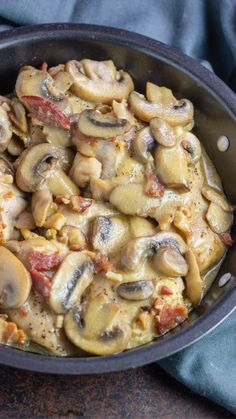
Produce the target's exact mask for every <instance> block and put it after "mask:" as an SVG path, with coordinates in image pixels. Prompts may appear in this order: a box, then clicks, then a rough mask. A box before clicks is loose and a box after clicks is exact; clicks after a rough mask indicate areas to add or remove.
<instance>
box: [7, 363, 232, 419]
mask: <svg viewBox="0 0 236 419" xmlns="http://www.w3.org/2000/svg"><path fill="white" fill-rule="evenodd" d="M0 371H1V373H0V418H4V419H5V418H27V419H28V418H47V417H55V418H75V417H86V418H102V419H105V418H129V417H131V418H139V417H140V418H141V417H142V418H169V419H171V418H181V419H184V418H188V419H192V418H207V419H211V418H233V417H234V416H233V415H232V414H230V413H229V412H227V411H226V410H224V409H223V408H221V407H219V406H216V405H215V404H213V403H212V402H210V401H208V400H206V399H204V398H202V397H199V396H197V395H196V394H193V393H192V392H191V391H190V390H188V389H186V388H185V387H184V386H182V385H181V384H180V383H178V382H177V381H175V380H174V379H173V378H171V377H169V376H168V375H167V374H166V373H165V372H164V371H163V370H162V369H161V368H160V367H158V366H157V365H156V364H152V365H149V366H146V367H143V368H138V369H135V370H129V371H126V372H119V373H113V374H103V375H99V376H96V375H90V376H80V377H70V376H55V375H54V376H52V375H51V376H50V375H45V374H36V373H30V372H24V371H19V370H15V369H11V368H8V367H1V366H0Z"/></svg>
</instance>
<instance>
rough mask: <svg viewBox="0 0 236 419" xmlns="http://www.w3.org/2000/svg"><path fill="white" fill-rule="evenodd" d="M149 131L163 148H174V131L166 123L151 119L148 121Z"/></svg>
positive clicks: (161, 120) (158, 119)
mask: <svg viewBox="0 0 236 419" xmlns="http://www.w3.org/2000/svg"><path fill="white" fill-rule="evenodd" d="M150 131H151V133H152V135H153V137H154V138H155V140H156V141H157V143H158V144H161V145H163V146H164V147H174V146H175V144H176V138H175V135H174V130H173V128H172V127H171V125H169V124H168V122H166V121H164V120H163V119H160V118H153V119H151V121H150Z"/></svg>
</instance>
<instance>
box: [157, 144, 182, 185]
mask: <svg viewBox="0 0 236 419" xmlns="http://www.w3.org/2000/svg"><path fill="white" fill-rule="evenodd" d="M154 159H155V166H156V173H157V176H158V179H159V180H160V182H161V183H164V185H166V186H168V187H170V188H176V189H178V190H180V191H181V192H187V191H188V190H189V186H188V161H187V156H186V154H185V152H184V150H183V148H182V147H181V146H180V145H177V146H175V147H172V148H166V147H163V146H159V147H158V148H157V149H156V150H155V155H154Z"/></svg>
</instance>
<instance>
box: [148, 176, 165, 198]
mask: <svg viewBox="0 0 236 419" xmlns="http://www.w3.org/2000/svg"><path fill="white" fill-rule="evenodd" d="M164 192H165V188H164V186H163V185H162V183H161V182H160V181H159V180H158V178H157V176H156V175H155V173H154V172H148V173H147V174H146V185H145V193H146V194H147V195H149V196H153V197H155V198H162V197H163V195H164Z"/></svg>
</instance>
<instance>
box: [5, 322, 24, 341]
mask: <svg viewBox="0 0 236 419" xmlns="http://www.w3.org/2000/svg"><path fill="white" fill-rule="evenodd" d="M25 341H26V336H25V333H24V332H23V330H21V329H17V326H16V324H15V323H13V322H8V321H6V320H4V319H0V342H2V343H17V344H20V345H23V344H24V343H25Z"/></svg>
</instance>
